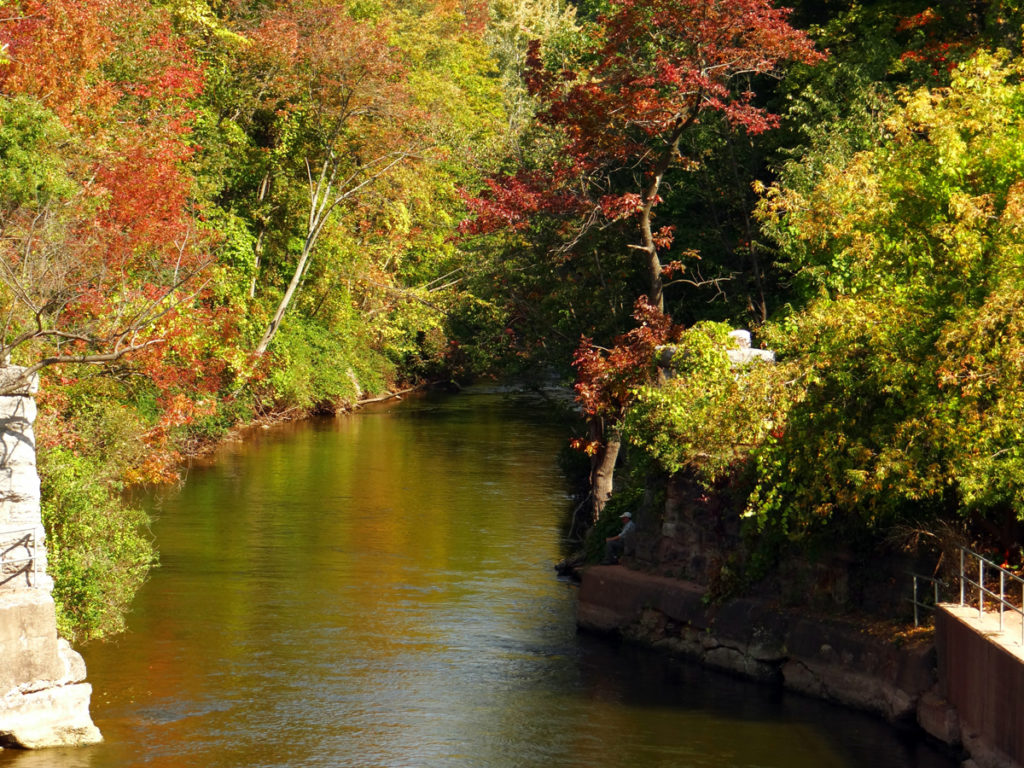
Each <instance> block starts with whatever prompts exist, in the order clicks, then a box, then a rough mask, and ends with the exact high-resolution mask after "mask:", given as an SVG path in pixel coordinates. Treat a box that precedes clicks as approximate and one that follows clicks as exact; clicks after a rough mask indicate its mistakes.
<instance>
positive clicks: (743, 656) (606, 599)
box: [577, 566, 1014, 768]
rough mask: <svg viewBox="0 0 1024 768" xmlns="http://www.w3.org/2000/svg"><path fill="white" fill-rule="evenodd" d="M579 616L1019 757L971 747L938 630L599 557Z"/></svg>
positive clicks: (613, 631)
mask: <svg viewBox="0 0 1024 768" xmlns="http://www.w3.org/2000/svg"><path fill="white" fill-rule="evenodd" d="M580 578H581V581H580V589H579V596H578V601H577V625H578V626H579V627H580V628H581V629H583V630H587V631H591V632H598V633H602V634H610V635H617V636H619V637H622V638H624V639H626V640H627V641H630V642H633V643H637V644H640V645H644V646H647V647H650V648H654V649H659V650H662V651H665V652H667V653H669V654H672V655H677V656H681V657H685V658H688V659H692V660H694V661H697V662H699V663H701V664H704V665H706V666H709V667H713V668H716V669H721V670H726V671H729V672H732V673H735V674H739V675H742V676H743V677H746V678H750V679H754V680H757V681H760V682H763V683H768V684H771V685H777V686H781V687H784V688H786V689H789V690H792V691H796V692H799V693H803V694H806V695H808V696H812V697H815V698H819V699H824V700H827V701H831V702H834V703H837V704H840V705H843V706H847V707H851V708H854V709H858V710H862V711H866V712H870V713H873V714H875V715H878V716H879V717H882V718H884V719H886V720H887V721H889V722H891V723H893V724H894V725H896V726H898V727H902V728H909V729H913V730H918V731H920V732H922V734H924V735H926V736H927V738H931V739H935V740H937V741H939V742H941V743H943V744H945V745H946V748H947V749H948V750H949V751H950V753H951V754H952V755H954V756H957V757H960V758H962V759H967V762H965V765H969V766H976V767H977V768H997V767H998V768H1007V767H1008V766H1012V765H1014V764H1013V763H1012V762H1008V761H1007V760H1006V759H1005V757H1004V756H1003V755H999V754H997V753H994V752H993V751H992V750H990V749H988V748H986V746H985V745H984V744H981V743H977V742H974V743H970V742H969V743H968V744H967V745H966V750H965V748H964V742H965V741H969V740H967V739H964V738H963V735H962V734H961V733H960V727H959V721H958V718H957V715H956V712H955V710H953V708H952V707H950V706H949V705H948V704H947V703H946V702H945V701H944V700H943V699H942V697H941V695H940V693H939V687H938V682H939V681H938V669H937V654H936V649H935V643H934V640H933V637H932V633H930V632H923V631H917V632H912V631H910V632H908V631H897V630H896V629H895V628H889V629H888V630H886V629H884V628H876V629H866V628H865V626H864V625H863V624H858V623H856V622H846V621H843V620H842V619H840V618H828V617H822V616H815V615H811V614H808V613H806V612H804V611H800V610H795V609H783V608H780V607H779V606H777V605H774V604H772V603H771V602H770V601H767V600H763V599H737V600H732V601H730V602H728V603H724V604H722V605H708V604H707V603H706V602H705V599H704V598H705V594H706V588H705V587H702V586H701V585H699V584H696V583H693V582H688V581H683V580H679V579H674V578H669V577H665V576H658V575H654V574H649V573H643V572H640V571H636V570H630V569H628V568H626V567H623V566H592V567H589V568H585V569H583V570H582V571H581V573H580Z"/></svg>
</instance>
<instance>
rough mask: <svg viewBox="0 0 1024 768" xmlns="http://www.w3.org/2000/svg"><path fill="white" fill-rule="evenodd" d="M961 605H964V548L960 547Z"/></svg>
mask: <svg viewBox="0 0 1024 768" xmlns="http://www.w3.org/2000/svg"><path fill="white" fill-rule="evenodd" d="M960 607H961V608H963V607H964V548H963V547H960Z"/></svg>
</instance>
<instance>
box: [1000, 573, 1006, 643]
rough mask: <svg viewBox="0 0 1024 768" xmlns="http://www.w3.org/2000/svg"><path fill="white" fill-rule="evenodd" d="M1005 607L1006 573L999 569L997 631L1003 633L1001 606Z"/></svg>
mask: <svg viewBox="0 0 1024 768" xmlns="http://www.w3.org/2000/svg"><path fill="white" fill-rule="evenodd" d="M1005 605H1006V571H1004V570H1003V569H1002V568H1000V569H999V631H1000V632H1002V631H1003V606H1005Z"/></svg>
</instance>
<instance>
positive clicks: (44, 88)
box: [0, 0, 211, 376]
mask: <svg viewBox="0 0 1024 768" xmlns="http://www.w3.org/2000/svg"><path fill="white" fill-rule="evenodd" d="M19 10H20V14H19V15H16V16H13V17H12V18H11V19H7V20H6V21H7V23H6V25H4V26H2V27H0V29H3V30H4V31H5V33H7V35H8V39H9V40H10V42H9V43H8V46H7V52H8V56H9V58H10V61H9V63H8V64H7V65H6V66H3V67H0V86H2V87H3V89H4V91H6V92H7V93H10V94H17V95H12V96H2V97H0V126H2V128H0V134H2V135H0V160H2V165H3V168H4V171H3V173H4V176H5V181H6V183H5V184H4V188H3V190H2V191H0V284H2V286H3V289H4V290H3V292H2V294H0V311H2V313H3V328H2V338H0V358H8V357H9V356H10V355H11V353H12V352H13V353H14V356H15V358H17V360H18V361H19V362H23V363H24V364H25V365H26V366H27V370H26V371H25V375H26V376H28V375H31V374H32V373H34V372H35V371H37V370H39V369H41V368H43V367H47V366H50V365H56V364H64V363H109V362H113V361H115V360H119V359H120V358H122V357H123V356H125V355H127V354H129V353H133V352H138V351H140V350H143V349H146V348H148V347H151V346H153V345H156V344H163V343H164V342H165V341H166V340H167V339H166V337H165V335H164V334H163V333H162V329H161V328H160V323H161V322H162V321H163V320H165V319H167V318H169V317H170V316H171V315H173V314H174V313H175V312H176V311H177V310H178V308H180V307H181V306H182V305H183V304H190V303H194V300H195V297H196V295H197V292H198V291H199V290H200V288H201V275H202V273H203V272H204V271H205V270H206V268H207V267H208V266H209V265H210V263H211V258H210V254H209V250H207V248H206V246H207V245H208V243H207V242H206V241H207V238H206V237H205V236H204V235H203V234H202V233H201V232H200V231H199V229H198V228H197V227H196V225H195V222H194V218H193V215H192V210H191V209H190V201H189V182H190V179H189V176H188V174H187V172H186V171H185V164H186V163H187V161H188V159H189V158H190V156H191V153H192V148H191V146H190V145H189V143H188V134H189V132H190V124H189V119H190V116H191V113H190V111H189V109H188V105H189V102H190V100H191V99H193V98H194V97H195V95H196V94H197V93H198V92H199V90H200V89H201V87H202V77H201V73H200V72H199V70H198V68H197V67H196V66H195V65H194V63H193V61H192V60H191V57H190V56H189V54H188V52H187V51H186V50H185V49H184V48H183V47H182V45H181V41H180V40H179V39H177V38H175V37H174V35H173V34H172V33H171V32H170V30H169V27H168V25H167V23H166V20H165V19H162V18H161V16H160V15H159V14H158V13H157V14H154V13H148V12H147V8H146V7H144V6H134V5H132V4H127V5H126V4H119V5H115V4H112V3H107V2H101V0H91V1H90V2H86V3H73V2H63V1H62V0H57V2H53V3H46V4H39V3H37V2H34V0H26V1H25V2H24V3H22V4H20V8H19ZM129 19H131V20H132V21H133V24H127V23H126V21H127V20H129ZM110 28H119V29H121V32H122V33H121V36H120V37H119V38H117V39H116V41H115V37H114V35H113V33H112V32H111V31H110ZM129 31H130V34H127V32H129ZM129 49H130V55H131V58H132V66H131V68H130V71H129V70H128V68H122V62H124V60H125V59H124V58H121V56H125V55H126V54H127V52H128V50H129ZM142 114H144V115H146V117H145V119H140V118H139V115H142ZM30 347H31V351H29V348H30Z"/></svg>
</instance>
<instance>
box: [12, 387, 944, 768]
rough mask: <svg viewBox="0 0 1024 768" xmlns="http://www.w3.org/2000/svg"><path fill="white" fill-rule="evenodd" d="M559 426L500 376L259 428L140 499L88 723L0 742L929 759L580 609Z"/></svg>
mask: <svg viewBox="0 0 1024 768" xmlns="http://www.w3.org/2000/svg"><path fill="white" fill-rule="evenodd" d="M565 439H566V435H565V432H564V430H563V429H562V428H561V427H559V426H558V425H557V424H555V423H554V422H553V421H552V419H551V418H550V414H549V413H548V412H547V411H545V410H544V408H543V407H542V406H541V405H540V404H539V403H537V402H534V401H524V400H516V399H509V398H507V397H503V396H502V395H501V394H499V393H494V392H491V393H488V392H474V393H468V394H463V395H460V396H457V397H445V398H425V399H416V400H411V401H407V402H404V403H399V404H391V405H389V406H385V407H378V408H376V409H374V410H368V411H364V412H361V413H359V414H357V415H355V416H350V417H345V418H339V419H332V420H324V421H316V422H313V423H311V424H310V423H306V424H301V425H294V426H290V427H286V428H283V429H275V430H272V431H269V432H265V433H260V434H257V435H256V436H254V437H253V439H251V440H247V441H246V442H245V443H244V444H235V445H232V446H229V447H228V448H227V449H226V450H224V451H223V452H222V453H221V454H220V455H219V456H218V457H217V460H216V461H215V462H214V463H213V464H212V465H211V466H209V467H205V468H201V469H193V470H192V472H191V473H190V476H189V478H188V480H187V482H186V483H185V484H184V486H183V487H182V488H181V489H180V490H179V491H176V492H173V493H170V494H164V495H162V496H161V497H154V498H153V499H151V500H149V503H150V504H151V505H152V508H153V510H154V512H155V514H156V515H157V516H158V520H157V522H156V524H155V526H154V532H155V535H156V538H157V541H158V544H159V548H160V552H161V558H162V563H163V564H162V567H161V568H159V569H158V570H156V571H155V572H154V574H153V577H152V579H151V580H150V582H149V583H148V584H147V585H146V586H145V587H144V588H143V590H142V591H141V593H140V594H139V596H138V599H137V601H136V605H135V609H134V612H133V614H132V616H131V617H130V621H129V627H130V628H129V632H128V633H126V634H125V635H123V636H122V637H120V638H119V639H118V640H117V641H116V642H114V643H109V644H93V645H90V646H88V647H87V648H86V649H85V650H84V655H85V658H86V663H87V665H88V668H89V680H90V682H91V683H92V685H93V687H94V693H93V705H92V713H93V718H94V720H95V722H96V724H97V725H98V726H99V728H100V729H101V730H102V731H103V734H104V736H105V738H106V742H105V743H104V744H102V745H98V746H95V747H89V748H83V749H78V750H52V751H44V752H39V753H27V754H14V753H10V752H4V753H3V754H0V768H14V767H16V768H115V767H116V768H121V767H125V766H154V767H156V766H160V767H161V768H164V767H166V768H172V767H175V768H176V767H178V766H202V767H207V766H208V767H209V768H218V767H220V766H238V767H242V766H245V767H250V768H255V767H257V766H296V767H299V766H303V767H310V768H312V767H313V766H356V767H358V768H376V767H378V766H380V767H387V768H398V767H399V766H410V767H416V768H419V767H423V768H433V767H434V766H437V767H438V768H455V767H459V768H462V767H465V768H470V767H475V766H481V767H483V766H493V767H494V768H512V767H515V766H523V767H532V766H545V767H547V766H570V767H579V768H590V767H596V768H604V767H608V768H612V767H616V768H617V767H619V766H629V767H630V768H670V767H671V768H676V767H686V768H705V767H706V768H727V767H728V768H776V767H777V768H860V767H861V766H863V767H864V768H868V767H870V768H905V767H913V768H951V767H952V765H953V763H952V762H950V761H948V760H946V759H945V758H944V757H942V756H940V755H939V754H938V753H936V752H934V751H932V750H931V749H930V748H928V747H926V746H923V745H921V744H920V743H917V742H915V741H914V740H911V739H908V738H906V737H901V736H900V735H898V734H896V733H895V732H894V731H893V730H891V729H890V728H889V727H888V726H886V725H885V724H883V723H881V722H878V721H876V720H874V719H872V718H869V717H866V716H861V715H857V714H853V713H849V712H846V711H843V710H840V709H837V708H833V707H830V706H827V705H825V704H821V703H819V702H815V701H811V700H808V699H804V698H801V697H796V696H790V695H784V694H781V693H780V692H777V691H773V690H770V689H767V688H763V687H759V686H756V685H753V684H748V683H746V682H743V681H740V680H737V679H734V678H731V677H727V676H721V675H717V674H713V673H709V672H706V671H703V670H700V669H698V668H696V667H693V666H691V665H688V664H684V663H679V662H671V661H669V660H667V659H664V658H662V657H660V656H656V655H653V654H649V653H642V652H637V651H635V650H632V649H629V648H624V647H619V646H617V645H615V644H612V643H609V642H606V641H603V640H600V639H596V638H591V637H587V636H581V635H578V634H577V633H576V630H575V623H574V617H573V599H574V594H573V587H572V586H571V585H569V584H567V583H565V582H562V581H559V580H557V579H556V578H555V576H554V573H553V570H552V565H553V563H554V562H555V561H557V560H558V559H559V558H560V556H561V550H560V546H561V544H560V524H561V522H562V520H563V518H564V516H565V514H566V507H567V498H566V490H565V487H564V482H563V478H562V477H561V476H560V474H559V471H558V469H557V466H556V461H555V459H556V455H557V452H558V450H559V448H560V446H561V445H562V444H563V443H564V441H565Z"/></svg>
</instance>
